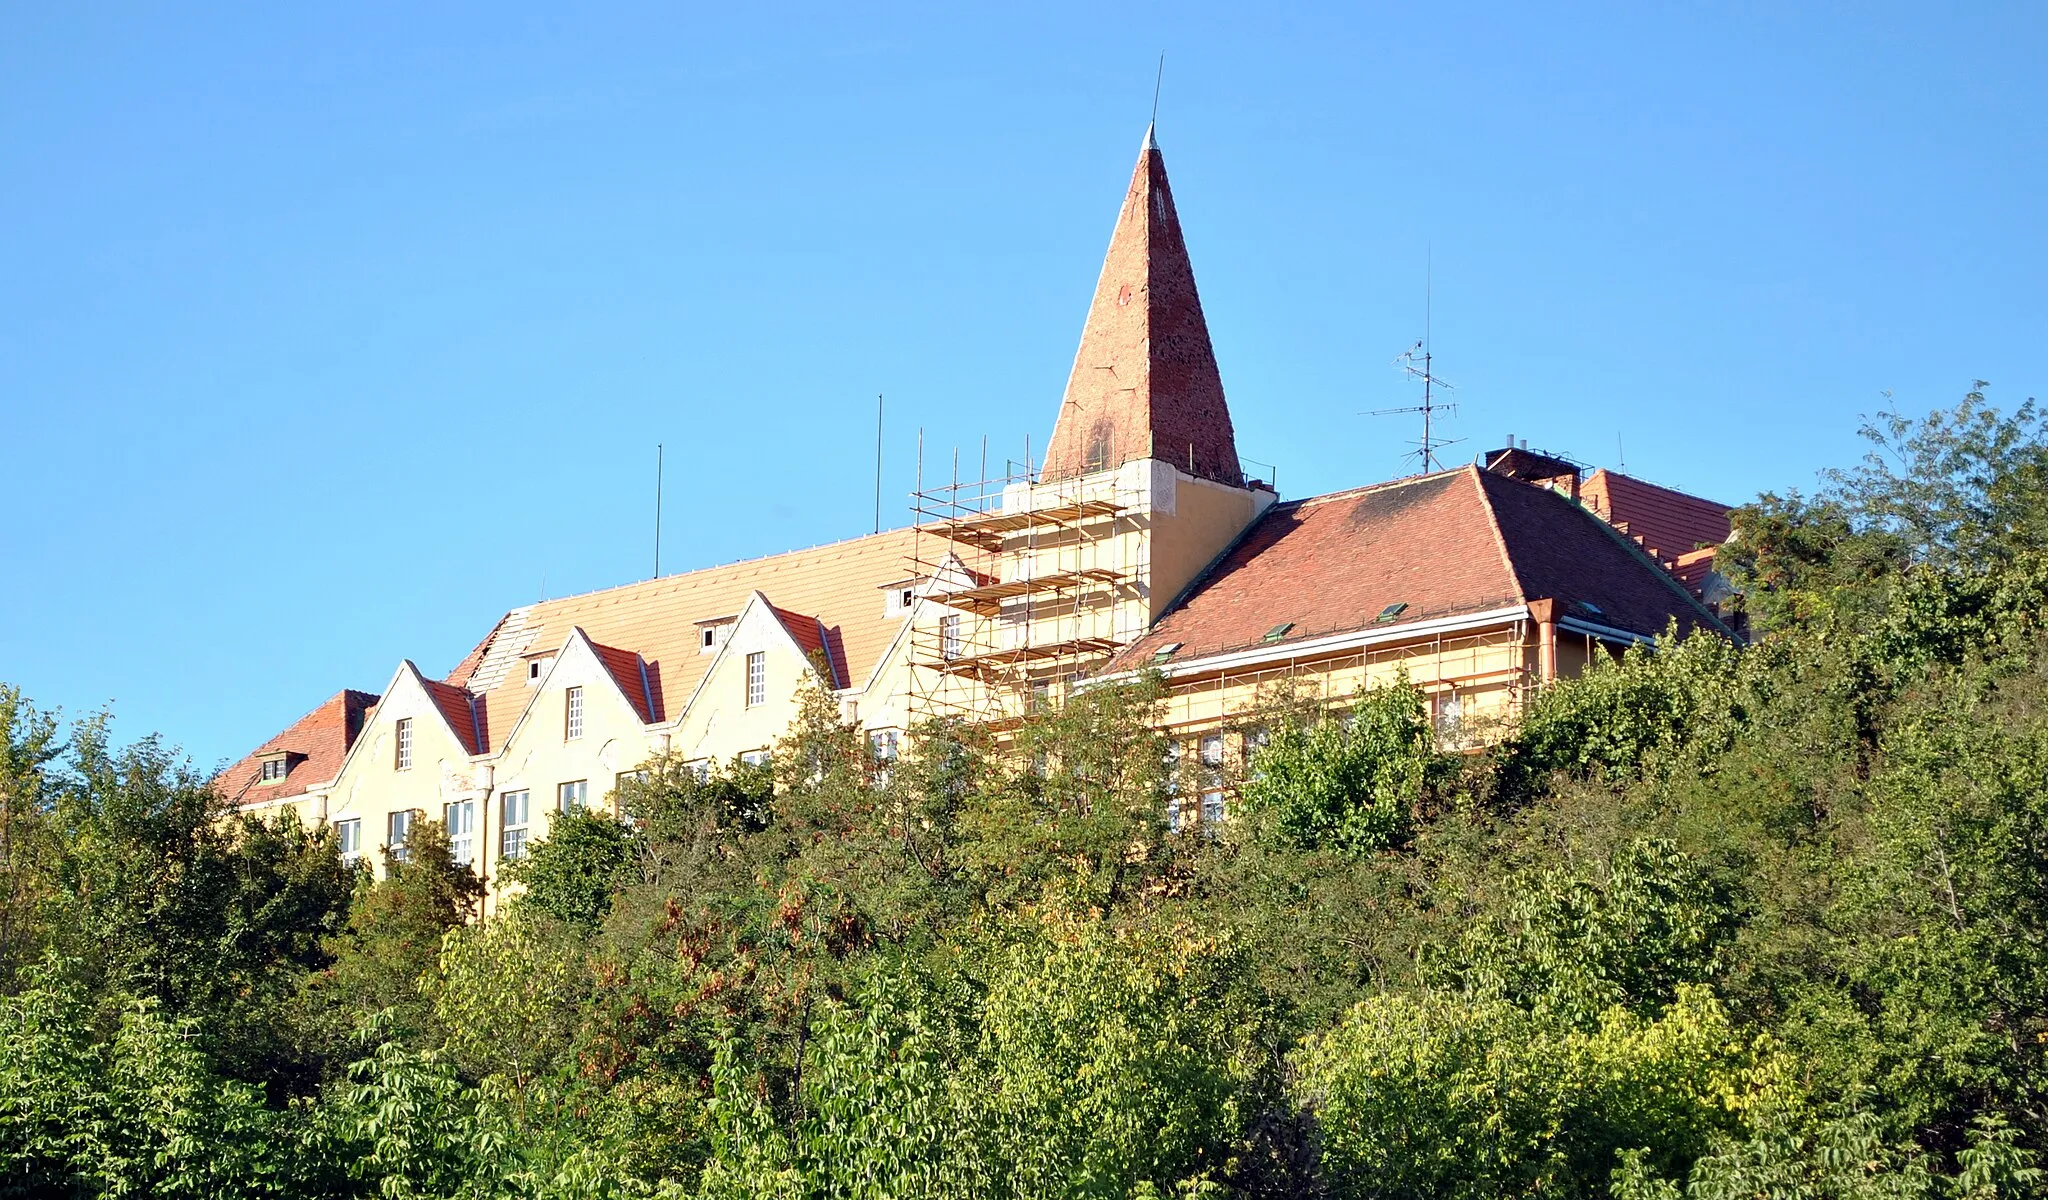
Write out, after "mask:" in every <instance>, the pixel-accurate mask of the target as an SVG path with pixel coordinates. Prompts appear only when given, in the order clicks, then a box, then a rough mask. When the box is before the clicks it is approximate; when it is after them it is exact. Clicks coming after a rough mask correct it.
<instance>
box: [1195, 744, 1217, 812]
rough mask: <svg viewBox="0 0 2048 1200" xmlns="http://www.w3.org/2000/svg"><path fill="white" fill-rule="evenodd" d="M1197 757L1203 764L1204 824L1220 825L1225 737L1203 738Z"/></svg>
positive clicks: (1198, 747)
mask: <svg viewBox="0 0 2048 1200" xmlns="http://www.w3.org/2000/svg"><path fill="white" fill-rule="evenodd" d="M1197 757H1198V758H1200V760H1201V763H1202V824H1203V825H1204V826H1205V827H1210V826H1215V825H1219V824H1221V823H1222V821H1223V735H1222V734H1220V733H1212V734H1208V735H1207V736H1205V737H1203V738H1202V740H1201V741H1200V742H1199V743H1197Z"/></svg>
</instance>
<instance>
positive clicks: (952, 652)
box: [939, 613, 960, 662]
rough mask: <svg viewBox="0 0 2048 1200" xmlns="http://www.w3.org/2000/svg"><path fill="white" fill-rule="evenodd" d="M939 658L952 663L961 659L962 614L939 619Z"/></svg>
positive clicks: (952, 614)
mask: <svg viewBox="0 0 2048 1200" xmlns="http://www.w3.org/2000/svg"><path fill="white" fill-rule="evenodd" d="M939 657H940V658H943V659H945V660H946V661H947V662H951V661H953V660H954V659H956V658H958V657H960V614H959V613H947V614H946V615H945V616H943V617H940V618H939Z"/></svg>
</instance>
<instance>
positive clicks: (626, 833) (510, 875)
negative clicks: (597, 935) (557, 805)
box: [502, 808, 635, 927]
mask: <svg viewBox="0 0 2048 1200" xmlns="http://www.w3.org/2000/svg"><path fill="white" fill-rule="evenodd" d="M634 858H635V850H634V845H633V831H632V829H631V828H630V827H629V826H627V825H626V824H625V823H624V822H622V821H619V820H618V819H617V818H615V817H612V816H611V815H609V814H607V813H602V812H598V811H597V810H595V809H585V808H572V809H570V810H568V811H567V812H559V813H556V814H555V817H554V823H553V824H552V825H550V826H549V827H548V835H547V836H546V837H544V838H542V839H540V840H539V841H537V842H534V843H532V844H531V845H530V846H528V847H527V853H526V857H525V858H521V859H515V860H514V861H512V862H509V863H507V864H506V865H505V867H504V869H503V872H502V873H503V875H504V877H505V878H506V879H507V880H509V881H511V882H513V883H517V884H519V885H521V886H522V887H523V888H524V889H525V891H524V892H522V893H521V894H520V896H519V898H518V900H517V901H515V902H514V903H515V904H517V905H518V906H520V907H523V908H531V909H533V910H534V911H535V912H539V913H545V914H546V915H548V916H550V917H552V918H554V919H555V920H557V921H566V922H568V923H569V924H571V925H582V926H586V927H588V926H594V925H596V924H598V923H599V922H600V921H603V920H604V918H605V916H606V915H607V914H609V913H610V912H611V910H612V898H613V897H614V896H615V895H617V893H618V891H619V889H620V888H621V887H623V886H624V885H625V882H626V872H627V869H628V868H629V867H631V866H632V865H633V860H634Z"/></svg>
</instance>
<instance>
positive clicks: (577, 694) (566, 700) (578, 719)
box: [562, 687, 583, 742]
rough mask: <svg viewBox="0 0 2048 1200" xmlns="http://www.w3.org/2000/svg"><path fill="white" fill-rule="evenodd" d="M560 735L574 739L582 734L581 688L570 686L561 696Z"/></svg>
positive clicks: (569, 739) (570, 739)
mask: <svg viewBox="0 0 2048 1200" xmlns="http://www.w3.org/2000/svg"><path fill="white" fill-rule="evenodd" d="M562 705H563V711H562V737H563V738H564V739H566V740H568V741H572V742H573V741H575V740H576V739H577V738H580V737H582V736H583V689H582V688H580V687H572V688H570V689H569V690H568V691H567V692H565V693H563V696H562Z"/></svg>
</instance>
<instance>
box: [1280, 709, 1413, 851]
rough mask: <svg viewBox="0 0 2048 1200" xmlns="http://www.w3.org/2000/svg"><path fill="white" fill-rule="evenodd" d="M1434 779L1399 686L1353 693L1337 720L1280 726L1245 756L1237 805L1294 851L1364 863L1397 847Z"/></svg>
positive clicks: (1314, 719) (1287, 722)
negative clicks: (1268, 820) (1268, 821)
mask: <svg viewBox="0 0 2048 1200" xmlns="http://www.w3.org/2000/svg"><path fill="white" fill-rule="evenodd" d="M1442 774H1443V764H1442V760H1441V759H1440V757H1439V756H1438V755H1437V754H1436V752H1435V748H1434V746H1433V744H1432V741H1431V734H1430V728H1429V718H1428V707H1427V704H1426V703H1425V701H1424V699H1423V696H1422V692H1421V690H1420V689H1418V688H1416V687H1415V686H1414V685H1412V684H1410V683H1408V682H1407V681H1406V680H1403V681H1402V682H1401V683H1399V684H1397V685H1395V686H1393V687H1387V688H1380V689H1376V690H1372V691H1361V692H1360V693H1359V694H1358V696H1357V697H1356V698H1355V700H1354V703H1353V707H1352V709H1351V711H1350V712H1349V713H1347V714H1344V715H1342V716H1338V715H1330V714H1324V715H1318V716H1314V717H1311V718H1309V719H1306V720H1304V719H1300V718H1297V717H1293V716H1289V717H1288V718H1287V719H1285V720H1283V721H1282V722H1281V723H1280V724H1279V726H1278V727H1277V728H1275V729H1274V730H1273V731H1272V734H1271V736H1270V738H1269V739H1268V741H1267V743H1266V745H1264V746H1263V747H1261V748H1260V749H1259V750H1258V752H1257V753H1256V754H1255V755H1254V756H1253V758H1252V762H1251V768H1250V772H1249V777H1248V778H1247V779H1246V780H1245V783H1244V788H1243V793H1242V794H1243V804H1244V807H1245V809H1246V811H1248V812H1250V813H1254V814H1259V813H1270V814H1272V819H1273V822H1274V824H1275V826H1276V827H1277V828H1278V829H1279V831H1280V832H1281V834H1282V835H1283V836H1285V837H1287V838H1288V839H1289V840H1291V841H1292V842H1293V843H1294V844H1295V845H1296V846H1299V847H1302V848H1304V849H1309V848H1315V847H1329V848H1333V849H1339V850H1344V851H1347V852H1349V853H1352V854H1369V853H1373V852H1375V851H1379V850H1385V849H1388V848H1390V847H1395V846H1399V845H1401V844H1402V843H1404V842H1405V841H1406V840H1407V838H1408V831H1409V828H1410V825H1411V823H1412V821H1413V820H1414V817H1415V811H1416V808H1417V806H1418V805H1419V804H1420V803H1421V801H1422V797H1423V794H1424V790H1425V788H1426V787H1428V786H1429V784H1430V783H1431V782H1432V781H1433V779H1434V778H1437V777H1440V776H1441V775H1442Z"/></svg>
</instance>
